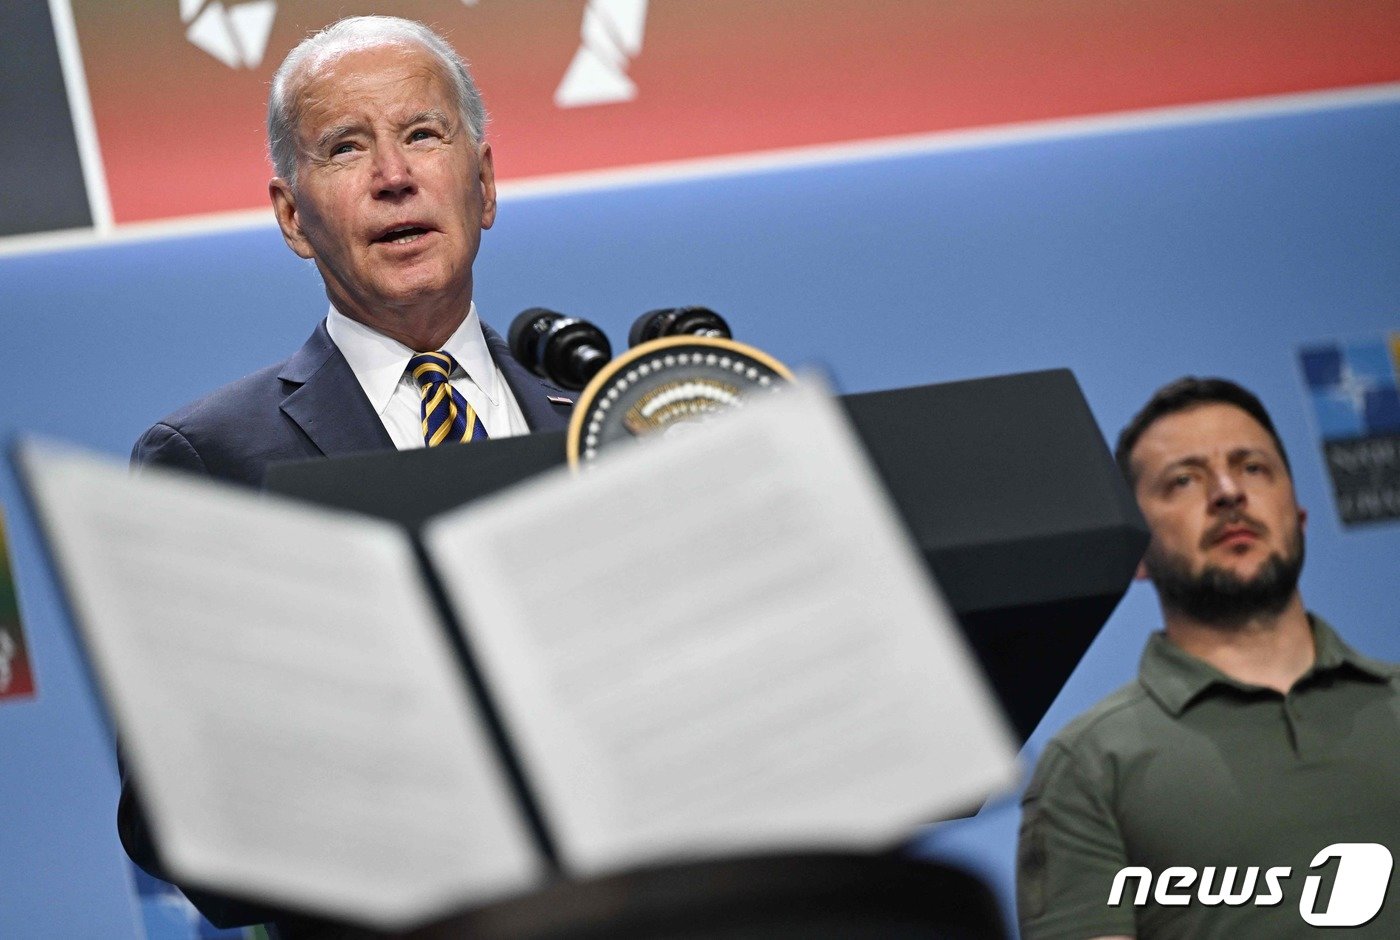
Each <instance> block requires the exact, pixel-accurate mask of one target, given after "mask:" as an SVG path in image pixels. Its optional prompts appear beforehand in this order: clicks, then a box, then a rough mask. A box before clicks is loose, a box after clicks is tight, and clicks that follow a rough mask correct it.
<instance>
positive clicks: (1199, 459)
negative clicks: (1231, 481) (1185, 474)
mask: <svg viewBox="0 0 1400 940" xmlns="http://www.w3.org/2000/svg"><path fill="white" fill-rule="evenodd" d="M1268 456H1269V452H1268V450H1266V449H1265V448H1263V447H1236V448H1234V449H1233V450H1231V451H1230V452H1229V453H1227V454H1226V455H1225V459H1226V460H1228V461H1230V462H1231V463H1234V462H1237V461H1240V460H1244V459H1246V458H1248V457H1268ZM1209 465H1210V461H1209V460H1207V459H1206V458H1205V457H1204V456H1203V455H1201V454H1187V455H1186V456H1185V457H1178V458H1177V459H1175V460H1173V461H1171V462H1170V463H1168V464H1166V465H1165V466H1163V467H1162V469H1161V471H1159V475H1160V476H1165V475H1166V474H1168V473H1170V472H1171V471H1173V470H1176V469H1178V468H1181V467H1207V466H1209Z"/></svg>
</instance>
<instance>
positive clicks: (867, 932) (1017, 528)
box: [267, 370, 1148, 940]
mask: <svg viewBox="0 0 1400 940" xmlns="http://www.w3.org/2000/svg"><path fill="white" fill-rule="evenodd" d="M842 402H843V404H844V407H845V409H846V411H847V413H848V414H849V416H850V418H851V421H852V424H853V426H854V427H855V429H856V432H857V434H858V436H859V437H860V438H861V439H862V441H863V443H864V445H865V449H866V452H867V454H868V456H869V457H870V459H871V461H872V463H873V464H874V466H875V468H876V470H877V471H878V474H879V476H880V477H881V479H882V480H883V482H884V485H885V487H886V489H887V491H888V492H889V494H890V496H891V497H892V499H893V501H894V503H895V505H896V507H897V509H898V511H899V513H900V514H901V515H902V516H903V519H904V523H905V525H906V527H907V529H908V531H909V533H910V535H911V536H912V538H913V540H914V542H915V544H917V546H918V547H919V550H920V551H921V553H922V555H923V557H924V559H925V561H926V563H927V565H928V568H929V570H930V572H931V573H932V574H933V575H934V577H935V579H936V580H937V582H938V583H939V585H940V586H941V587H942V589H943V592H944V594H945V596H946V597H947V599H948V601H949V603H950V605H951V606H952V608H953V610H954V611H955V612H956V614H957V616H958V619H959V621H960V622H961V625H962V628H963V630H964V632H965V633H966V635H967V638H968V640H969V641H970V644H971V646H972V647H973V648H974V649H975V651H976V653H977V655H978V657H979V658H980V660H981V662H982V665H983V667H984V668H985V670H986V672H987V674H988V676H989V678H990V679H991V683H992V685H993V687H994V689H995V690H996V692H997V694H998V695H999V697H1000V699H1001V702H1002V704H1003V705H1004V707H1005V709H1006V711H1007V713H1008V715H1009V716H1010V718H1011V721H1012V723H1013V725H1014V726H1015V728H1016V730H1017V731H1018V732H1019V733H1020V735H1021V736H1022V738H1024V737H1025V736H1027V735H1028V734H1030V732H1031V730H1032V729H1033V728H1034V727H1035V726H1036V724H1037V723H1038V722H1039V721H1040V718H1041V716H1042V715H1043V714H1044V713H1045V710H1046V709H1047V708H1048V707H1049V705H1050V702H1051V701H1052V700H1053V699H1054V697H1055V695H1056V694H1057V693H1058V692H1059V690H1060V687H1061V686H1062V685H1063V684H1064V681H1065V679H1066V678H1068V676H1069V674H1070V672H1071V671H1072V670H1073V669H1074V666H1075V664H1076V663H1078V661H1079V658H1080V656H1081V655H1082V654H1083V653H1084V650H1085V649H1086V648H1087V647H1088V645H1089V643H1090V641H1091V640H1092V639H1093V637H1094V635H1095V634H1096V633H1097V632H1098V630H1099V628H1100V627H1101V626H1102V625H1103V623H1104V621H1105V620H1106V619H1107V617H1108V615H1109V613H1110V612H1111V611H1112V610H1113V608H1114V606H1115V605H1116V604H1117V603H1118V601H1119V599H1120V598H1121V597H1122V596H1123V593H1124V591H1125V590H1126V589H1127V586H1128V584H1129V581H1130V580H1131V578H1132V575H1133V571H1134V569H1135V568H1136V566H1137V562H1138V559H1139V557H1140V556H1141V554H1142V551H1143V549H1144V548H1145V547H1146V545H1147V538H1148V536H1147V528H1146V525H1145V523H1144V522H1143V520H1142V517H1141V516H1140V515H1139V513H1138V510H1137V505H1136V503H1135V502H1134V500H1133V498H1132V496H1131V494H1130V493H1129V492H1128V490H1127V487H1126V484H1125V483H1124V482H1123V480H1122V478H1121V477H1120V476H1119V474H1118V472H1117V469H1116V467H1115V466H1114V463H1113V460H1112V458H1111V456H1110V455H1109V453H1108V449H1107V447H1105V445H1104V441H1103V438H1102V436H1101V435H1100V434H1099V430H1098V426H1097V425H1096V424H1095V423H1094V420H1093V417H1092V415H1091V414H1090V412H1089V408H1088V406H1087V404H1086V403H1085V401H1084V397H1083V395H1082V394H1081V393H1080V391H1079V387H1078V385H1077V383H1076V382H1075V380H1074V377H1073V375H1071V374H1070V373H1069V372H1068V371H1067V370H1055V371H1048V372H1036V373H1027V374H1022V375H1009V376H1001V377H996V378H988V379H978V380H973V381H966V382H953V383H947V384H942V385H929V386H924V387H921V388H909V389H900V390H896V391H888V392H873V393H868V394H862V395H848V396H845V397H844V398H843V400H842ZM563 462H564V439H563V435H562V434H550V435H532V436H530V437H521V438H510V439H506V440H500V441H490V442H485V443H477V444H473V445H471V446H470V447H452V448H441V449H432V450H415V451H407V452H401V453H388V454H368V455H364V456H361V457H348V458H340V459H336V460H322V461H310V462H298V463H295V464H284V465H281V466H277V467H274V468H272V470H271V471H270V472H269V474H268V478H267V488H268V489H269V490H272V491H276V492H280V493H283V494H286V495H290V496H295V497H299V498H303V499H306V500H310V501H312V502H317V503H321V504H325V505H330V506H337V507H341V508H346V509H352V510H357V511H360V512H364V513H368V514H371V515H375V516H379V517H383V518H387V519H390V520H393V521H396V522H399V523H401V524H403V525H405V526H407V527H408V528H410V529H411V530H415V531H416V530H417V529H418V528H419V527H420V526H421V525H422V523H423V522H425V521H426V520H427V519H428V518H430V517H432V516H434V515H437V514H438V513H441V512H443V511H446V510H449V509H452V508H453V507H456V506H459V505H461V504H464V503H466V502H469V501H471V500H473V499H477V498H480V497H482V496H486V495H489V494H491V493H493V492H495V491H497V490H500V489H503V488H505V487H507V486H510V485H512V484H514V483H517V482H519V481H521V480H523V479H526V478H528V477H530V476H532V475H535V474H538V473H542V472H544V471H547V470H550V469H551V468H554V467H558V466H560V465H561V464H562V463H563ZM676 498H677V499H678V500H681V499H687V498H691V496H690V494H688V493H678V494H677V495H676ZM343 928H344V929H343V932H342V933H341V934H338V935H343V936H348V937H364V938H376V940H379V938H382V937H383V936H384V935H383V934H379V933H376V932H373V931H363V930H359V929H356V928H354V927H352V926H351V925H343ZM1005 935H1006V933H1005V928H1004V925H1003V924H1002V921H1001V915H1000V911H999V907H998V905H997V902H996V899H995V897H994V896H993V895H992V893H991V892H990V890H989V889H988V888H987V887H986V886H985V885H984V884H982V882H981V881H980V880H979V879H977V878H976V877H975V876H972V875H970V874H968V873H965V872H961V871H959V870H957V869H956V868H953V867H950V866H947V865H942V864H939V863H936V862H925V861H919V860H916V859H912V858H906V857H899V856H896V855H873V856H867V855H842V854H817V855H779V856H769V857H755V858H731V859H716V860H709V861H702V862H693V863H680V864H675V865H661V866H655V867H651V868H647V869H643V870H639V871H630V872H622V873H619V874H616V875H611V876H606V877H602V878H589V879H584V880H572V879H565V878H559V879H556V880H555V881H554V882H553V883H552V884H551V885H549V886H547V887H545V888H544V889H542V890H540V891H538V892H536V893H533V894H530V895H528V896H526V897H523V898H518V899H513V900H508V901H505V902H500V903H496V904H490V905H486V906H484V907H476V908H474V909H471V910H467V911H464V912H462V913H459V914H457V915H455V916H450V917H447V918H444V919H440V920H438V921H435V922H434V923H432V924H428V925H425V926H423V927H420V928H418V929H416V930H413V931H411V932H409V933H407V934H403V935H402V936H408V937H414V938H438V937H459V936H460V937H465V936H470V937H474V938H480V940H492V938H495V940H505V938H512V940H521V938H528V940H595V938H596V940H601V938H605V937H606V938H634V940H660V938H680V937H686V938H702V937H703V938H707V940H751V938H752V940H757V938H769V937H791V938H798V937H802V938H809V937H817V938H827V937H829V938H833V940H834V938H837V937H843V938H844V937H872V938H873V937H882V938H883V937H938V938H949V940H951V938H968V940H971V938H979V940H980V938H995V940H1000V938H1003V937H1004V936H1005Z"/></svg>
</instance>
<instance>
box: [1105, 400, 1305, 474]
mask: <svg viewBox="0 0 1400 940" xmlns="http://www.w3.org/2000/svg"><path fill="white" fill-rule="evenodd" d="M1200 405H1234V406H1235V407H1236V408H1238V409H1240V410H1241V411H1243V412H1244V413H1245V414H1247V415H1249V416H1250V417H1251V418H1253V419H1254V420H1255V421H1258V422H1259V424H1260V426H1261V427H1263V429H1264V430H1265V431H1268V432H1269V436H1270V437H1272V438H1273V439H1274V446H1275V447H1277V448H1278V453H1279V456H1280V457H1282V458H1283V466H1284V469H1285V470H1287V471H1288V475H1289V476H1292V475H1293V468H1292V466H1290V465H1289V463H1288V452H1287V451H1286V450H1284V449H1283V441H1281V440H1280V439H1279V436H1278V431H1277V430H1275V429H1274V422H1273V419H1271V418H1270V417H1269V413H1268V412H1267V411H1265V410H1264V405H1263V403H1262V402H1260V401H1259V399H1258V397H1257V396H1256V395H1255V394H1254V393H1253V392H1251V391H1250V390H1249V389H1247V388H1245V387H1244V386H1243V385H1239V384H1237V383H1235V382H1231V381H1230V380H1229V379H1217V378H1207V379H1201V378H1197V377H1196V376H1194V375H1187V376H1182V377H1181V378H1179V379H1177V380H1176V381H1175V382H1168V383H1167V384H1166V385H1163V386H1162V387H1161V388H1159V389H1157V391H1156V392H1154V393H1153V395H1152V397H1151V398H1150V399H1148V402H1147V404H1145V405H1143V406H1142V410H1141V411H1139V412H1138V413H1137V414H1135V415H1133V419H1132V420H1131V421H1129V422H1128V423H1127V425H1126V426H1125V427H1124V428H1123V430H1122V432H1120V433H1119V435H1118V446H1117V447H1115V448H1114V450H1113V458H1114V459H1115V460H1117V461H1118V469H1119V471H1121V472H1122V474H1123V478H1124V479H1126V480H1127V481H1128V485H1129V486H1136V485H1137V474H1136V473H1134V471H1133V467H1132V461H1131V459H1130V458H1131V457H1132V454H1133V448H1134V447H1136V446H1137V442H1138V439H1139V438H1141V437H1142V435H1143V434H1144V433H1145V432H1146V431H1147V429H1148V428H1150V427H1151V426H1152V425H1153V424H1155V423H1156V422H1157V421H1158V420H1159V419H1161V418H1165V417H1166V416H1167V415H1170V414H1176V413H1177V412H1178V411H1186V410H1188V409H1191V408H1196V407H1198V406H1200Z"/></svg>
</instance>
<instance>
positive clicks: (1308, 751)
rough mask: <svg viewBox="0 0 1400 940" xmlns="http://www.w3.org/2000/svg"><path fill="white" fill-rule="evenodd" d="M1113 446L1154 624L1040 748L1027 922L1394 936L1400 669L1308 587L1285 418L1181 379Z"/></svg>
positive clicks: (1058, 926)
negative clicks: (1119, 677)
mask: <svg viewBox="0 0 1400 940" xmlns="http://www.w3.org/2000/svg"><path fill="white" fill-rule="evenodd" d="M1116 456H1117V460H1118V465H1119V467H1120V469H1121V470H1122V471H1123V473H1124V475H1125V476H1126V477H1127V480H1128V483H1129V485H1130V487H1131V488H1132V489H1133V492H1134V494H1135V496H1136V497H1137V501H1138V505H1139V507H1140V508H1141V509H1142V513H1143V516H1144V517H1145V518H1146V520H1147V523H1148V527H1149V528H1150V529H1151V533H1152V540H1151V543H1150V545H1149V547H1148V550H1147V554H1146V556H1145V557H1144V558H1143V561H1142V564H1141V566H1140V568H1139V572H1138V576H1139V577H1141V578H1148V579H1151V581H1152V583H1153V585H1154V587H1155V588H1156V591H1157V595H1158V599H1159V601H1160V603H1161V608H1162V619H1163V625H1164V629H1163V631H1162V632H1159V633H1156V634H1154V635H1153V636H1152V638H1151V640H1150V641H1149V642H1148V645H1147V649H1146V650H1145V651H1144V653H1143V656H1142V662H1141V666H1140V670H1139V674H1138V678H1137V681H1135V682H1133V683H1131V684H1129V685H1128V686H1125V687H1124V688H1122V689H1120V690H1119V691H1117V692H1115V693H1114V694H1113V695H1111V696H1109V697H1108V698H1107V699H1105V700H1104V701H1102V702H1100V703H1099V704H1098V705H1096V706H1095V707H1094V708H1092V709H1091V710H1090V711H1088V712H1087V713H1085V714H1084V715H1081V716H1080V717H1079V718H1077V719H1076V720H1075V721H1073V722H1072V723H1071V724H1070V725H1069V726H1068V727H1066V728H1065V729H1064V730H1063V731H1062V732H1061V733H1060V734H1059V735H1057V736H1056V737H1055V738H1054V739H1053V740H1052V741H1051V742H1050V743H1049V745H1047V747H1046V748H1045V751H1044V752H1043V754H1042V756H1041V759H1040V762H1039V764H1038V766H1037V768H1036V771H1035V775H1034V777H1033V779H1032V780H1031V783H1030V785H1029V787H1028V788H1027V791H1026V793H1025V796H1024V799H1023V802H1022V824H1021V837H1020V847H1019V857H1018V872H1017V874H1018V883H1017V900H1018V906H1019V918H1020V922H1021V932H1022V936H1023V937H1024V938H1025V940H1044V938H1074V940H1083V938H1088V937H1110V936H1112V937H1131V936H1136V937H1140V938H1145V937H1232V938H1233V937H1261V938H1262V937H1268V938H1276V937H1289V936H1303V935H1309V936H1311V935H1313V934H1314V933H1315V928H1314V927H1313V926H1312V925H1311V924H1314V923H1316V924H1322V923H1331V924H1335V925H1337V926H1354V927H1358V928H1359V931H1358V932H1354V933H1349V934H1348V935H1349V936H1370V935H1375V936H1386V937H1396V936H1400V901H1393V902H1392V903H1391V904H1390V905H1389V906H1388V909H1387V907H1386V906H1385V905H1383V904H1382V903H1381V902H1382V901H1383V900H1384V894H1385V886H1386V884H1387V883H1388V879H1389V878H1390V873H1391V872H1390V869H1391V866H1390V859H1391V853H1392V852H1393V851H1400V670H1398V669H1397V668H1396V667H1394V666H1391V665H1387V664H1384V663H1380V662H1376V661H1374V660H1371V659H1368V658H1366V657H1363V656H1360V655H1358V654H1357V653H1355V652H1354V651H1352V650H1351V649H1350V648H1349V647H1347V646H1346V644H1344V643H1343V642H1342V641H1341V640H1340V639H1339V638H1338V636H1337V634H1336V633H1335V632H1333V630H1332V628H1331V627H1330V626H1329V625H1328V624H1327V623H1326V622H1325V621H1323V620H1322V618H1320V617H1318V616H1317V615H1316V614H1312V613H1310V612H1309V611H1308V610H1307V609H1306V608H1305V607H1304V605H1303V599H1302V596H1301V595H1300V593H1299V590H1298V576H1299V574H1300V573H1301V571H1302V567H1303V554H1304V552H1303V545H1304V528H1305V525H1306V522H1307V513H1306V511H1305V510H1303V509H1302V508H1301V507H1299V505H1298V503H1297V500H1296V497H1295V494H1294V490H1293V479H1292V471H1291V468H1290V466H1289V463H1288V458H1287V456H1286V455H1285V453H1284V448H1283V444H1282V442H1281V441H1280V440H1279V436H1278V433H1277V432H1276V431H1275V429H1274V425H1273V421H1272V420H1271V419H1270V418H1269V415H1268V413H1267V412H1266V411H1265V409H1264V406H1263V405H1262V404H1261V403H1260V402H1259V399H1258V398H1256V397H1255V396H1254V395H1253V394H1251V393H1250V392H1249V391H1247V390H1245V389H1244V388H1241V387H1240V386H1239V385H1236V384H1235V383H1233V382H1229V381H1226V380H1223V379H1197V378H1183V379H1180V380H1178V381H1176V382H1173V383H1171V384H1170V385H1167V386H1165V387H1164V388H1162V389H1160V390H1159V391H1158V392H1157V393H1156V394H1155V395H1154V396H1153V397H1152V399H1151V400H1150V401H1149V402H1148V403H1147V405H1146V406H1145V407H1144V408H1143V409H1142V411H1140V412H1139V413H1138V414H1137V416H1136V417H1134V418H1133V420H1132V421H1131V422H1129V424H1128V426H1127V427H1126V428H1124V430H1123V433H1122V434H1121V435H1120V437H1119V441H1118V447H1117V452H1116ZM1376 587H1378V588H1381V589H1383V590H1388V591H1394V590H1395V586H1394V585H1386V586H1380V585H1377V586H1376ZM1357 846H1360V847H1361V848H1357ZM1377 846H1379V848H1377ZM1335 847H1339V848H1335ZM1329 849H1330V850H1331V851H1330V852H1329V851H1327V850H1329ZM1332 859H1339V861H1333V860H1332ZM1314 866H1315V867H1314ZM1382 868H1383V869H1384V871H1381V869H1382ZM1124 869H1130V870H1129V871H1128V872H1127V873H1124ZM1310 876H1311V877H1310ZM1344 882H1345V883H1346V887H1345V889H1344V888H1343V883H1344ZM1372 908H1376V909H1375V910H1372ZM1305 915H1306V916H1305ZM1329 918H1330V919H1329Z"/></svg>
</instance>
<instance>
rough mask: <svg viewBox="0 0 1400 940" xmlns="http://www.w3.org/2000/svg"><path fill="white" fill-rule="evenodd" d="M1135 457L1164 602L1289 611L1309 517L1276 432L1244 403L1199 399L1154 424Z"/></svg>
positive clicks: (1237, 613)
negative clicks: (1295, 490)
mask: <svg viewBox="0 0 1400 940" xmlns="http://www.w3.org/2000/svg"><path fill="white" fill-rule="evenodd" d="M1131 460H1132V464H1133V467H1134V468H1135V469H1136V471H1137V475H1138V476H1137V484H1136V495H1137V500H1138V505H1139V507H1141V509H1142V514H1143V516H1144V517H1145V518H1146V519H1147V525H1148V528H1149V529H1150V530H1151V532H1152V541H1151V544H1150V545H1149V546H1148V549H1147V555H1146V557H1145V558H1144V559H1143V569H1144V573H1145V574H1146V575H1147V576H1148V577H1151V578H1152V580H1153V582H1154V583H1155V584H1156V586H1157V590H1158V593H1159V594H1160V595H1161V597H1162V600H1163V603H1165V604H1167V605H1168V606H1172V607H1175V608H1176V609H1178V610H1183V611H1185V612H1186V613H1188V614H1191V615H1193V616H1195V617H1196V619H1198V620H1203V621H1207V622H1210V621H1214V620H1242V619H1244V618H1247V617H1248V616H1249V615H1251V614H1253V613H1259V612H1266V611H1274V612H1276V611H1277V610H1281V609H1282V608H1283V606H1284V605H1285V604H1286V603H1287V602H1288V600H1289V599H1290V598H1291V597H1292V596H1293V593H1294V591H1295V589H1296V585H1297V578H1298V571H1299V570H1300V569H1301V567H1302V558H1303V525H1304V522H1305V520H1306V513H1305V512H1304V511H1303V510H1302V509H1300V508H1299V507H1298V504H1297V501H1296V499H1295V497H1294V493H1293V481H1292V479H1291V478H1290V476H1289V474H1288V470H1287V468H1286V467H1285V465H1284V462H1283V457H1282V455H1280V454H1279V451H1278V447H1277V446H1276V445H1275V444H1274V441H1273V438H1272V437H1270V435H1269V433H1268V431H1266V430H1264V428H1263V427H1262V426H1261V425H1260V424H1259V423H1258V422H1257V421H1255V420H1254V419H1253V418H1252V417H1250V416H1249V414H1248V413H1246V412H1245V411H1243V410H1241V409H1239V408H1236V407H1235V406H1234V405H1227V404H1215V403H1212V404H1204V405H1198V406H1195V407H1192V408H1188V409H1187V410H1185V411H1179V412H1176V413H1174V414H1170V415H1167V416H1165V417H1163V418H1160V419H1158V420H1157V421H1156V422H1154V423H1153V424H1152V425H1150V426H1149V427H1148V429H1147V430H1146V431H1145V432H1144V433H1143V435H1142V437H1141V438H1139V439H1138V442H1137V445H1136V446H1135V447H1134V448H1133V452H1132V455H1131Z"/></svg>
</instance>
